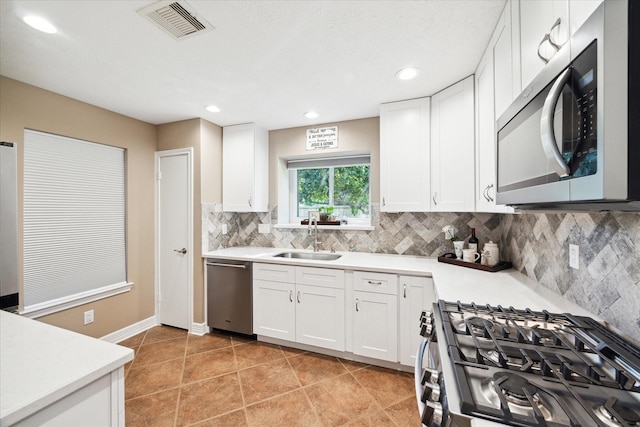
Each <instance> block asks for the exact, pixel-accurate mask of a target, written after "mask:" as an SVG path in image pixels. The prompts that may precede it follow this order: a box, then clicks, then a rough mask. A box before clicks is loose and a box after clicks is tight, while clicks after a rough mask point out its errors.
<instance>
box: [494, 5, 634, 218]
mask: <svg viewBox="0 0 640 427" xmlns="http://www.w3.org/2000/svg"><path fill="white" fill-rule="evenodd" d="M639 3H640V2H638V1H634V0H629V1H627V0H605V1H604V2H603V3H602V4H601V5H600V6H599V7H598V8H597V9H596V11H595V12H594V13H593V14H592V16H591V17H590V18H589V19H588V20H587V21H586V22H585V23H584V25H583V26H582V27H580V29H578V30H577V31H576V32H575V33H574V34H573V35H572V36H571V38H570V39H569V40H568V41H567V43H566V44H564V45H563V46H562V47H561V48H559V50H558V52H557V53H556V55H555V56H554V57H553V58H551V60H550V61H549V63H548V64H547V65H546V66H545V68H544V69H543V70H542V72H541V73H540V74H539V75H538V76H536V78H535V79H534V80H533V81H532V83H531V84H530V85H529V86H528V87H526V88H525V89H524V91H523V92H522V93H521V94H520V96H518V98H516V99H515V101H514V102H513V103H512V104H511V105H510V106H509V108H508V109H507V110H506V111H505V113H504V114H503V115H502V116H500V118H499V119H498V121H497V129H498V131H497V144H496V146H497V182H498V185H497V194H496V195H497V197H496V202H497V203H499V204H506V205H512V206H516V207H521V208H525V209H530V208H534V209H535V208H542V209H552V208H554V207H555V208H566V209H579V208H587V209H601V210H608V209H619V210H640V46H639V45H640V36H639V33H640V4H639Z"/></svg>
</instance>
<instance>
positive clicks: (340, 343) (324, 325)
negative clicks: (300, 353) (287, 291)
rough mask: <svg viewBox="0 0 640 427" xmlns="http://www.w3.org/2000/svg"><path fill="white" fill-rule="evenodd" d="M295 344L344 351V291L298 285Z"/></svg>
mask: <svg viewBox="0 0 640 427" xmlns="http://www.w3.org/2000/svg"><path fill="white" fill-rule="evenodd" d="M296 302H297V304H296V342H299V343H303V344H309V345H315V346H318V347H324V348H330V349H332V350H340V351H344V336H345V325H344V289H335V288H323V287H320V286H307V285H296Z"/></svg>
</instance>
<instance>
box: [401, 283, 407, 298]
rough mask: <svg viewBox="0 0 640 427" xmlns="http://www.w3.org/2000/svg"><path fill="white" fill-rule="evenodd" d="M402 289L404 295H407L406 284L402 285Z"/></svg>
mask: <svg viewBox="0 0 640 427" xmlns="http://www.w3.org/2000/svg"><path fill="white" fill-rule="evenodd" d="M402 291H403V293H404V297H405V298H406V297H407V285H402Z"/></svg>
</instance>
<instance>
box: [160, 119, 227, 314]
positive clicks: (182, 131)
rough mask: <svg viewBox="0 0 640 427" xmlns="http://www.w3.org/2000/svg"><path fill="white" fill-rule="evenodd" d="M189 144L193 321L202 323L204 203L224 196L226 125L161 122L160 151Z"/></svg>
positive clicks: (196, 120) (201, 121)
mask: <svg viewBox="0 0 640 427" xmlns="http://www.w3.org/2000/svg"><path fill="white" fill-rule="evenodd" d="M189 147H191V148H193V204H194V206H193V248H192V253H193V321H194V322H196V323H202V322H204V320H205V319H204V267H203V262H202V207H201V206H202V205H201V203H215V202H216V201H217V202H218V203H219V202H220V201H221V199H222V197H221V193H222V175H221V173H222V167H221V162H222V128H221V127H219V126H217V125H214V124H213V123H210V122H207V121H206V120H202V119H191V120H184V121H181V122H174V123H167V124H163V125H159V126H158V143H157V149H158V151H163V150H173V149H176V148H189ZM218 163H220V166H218ZM216 198H217V199H216Z"/></svg>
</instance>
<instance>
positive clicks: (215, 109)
mask: <svg viewBox="0 0 640 427" xmlns="http://www.w3.org/2000/svg"><path fill="white" fill-rule="evenodd" d="M205 108H206V109H207V111H209V112H211V113H219V112H220V108H218V107H216V106H215V105H207V106H206V107H205Z"/></svg>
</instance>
